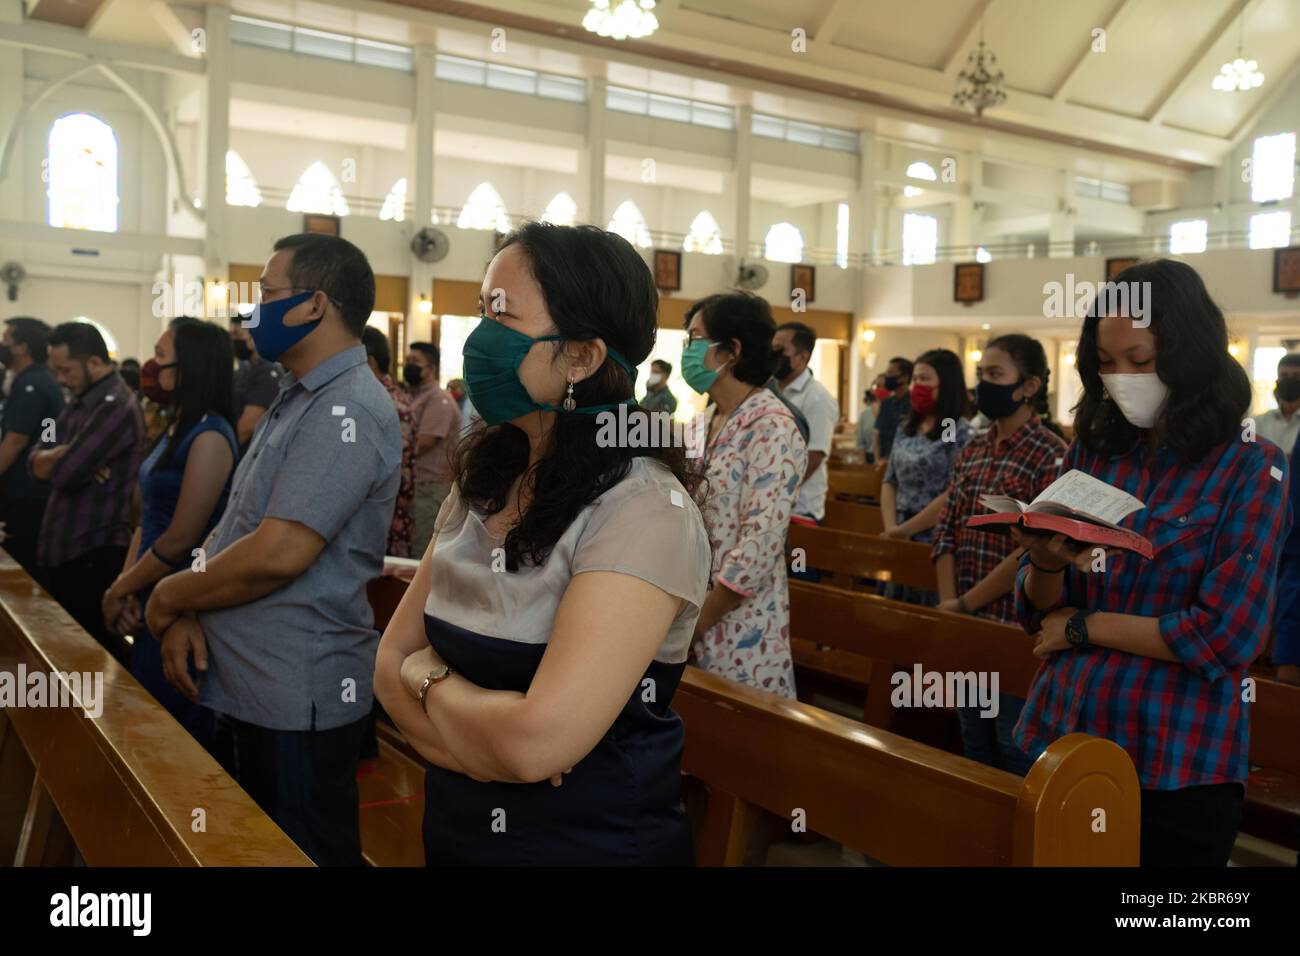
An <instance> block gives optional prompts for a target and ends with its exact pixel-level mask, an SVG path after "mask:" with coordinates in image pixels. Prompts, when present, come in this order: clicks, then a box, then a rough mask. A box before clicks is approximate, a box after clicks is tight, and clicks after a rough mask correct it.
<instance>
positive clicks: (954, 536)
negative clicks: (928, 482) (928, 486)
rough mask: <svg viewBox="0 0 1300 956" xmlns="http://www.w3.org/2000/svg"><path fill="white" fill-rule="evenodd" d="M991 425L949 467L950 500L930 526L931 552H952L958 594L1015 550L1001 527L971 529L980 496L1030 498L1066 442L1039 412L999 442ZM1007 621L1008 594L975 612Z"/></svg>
mask: <svg viewBox="0 0 1300 956" xmlns="http://www.w3.org/2000/svg"><path fill="white" fill-rule="evenodd" d="M996 437H997V436H996V434H995V432H994V430H993V429H992V428H990V429H989V430H988V431H986V432H984V433H983V434H982V435H976V436H975V437H974V438H972V439H971V440H970V441H969V442H967V444H966V447H965V448H963V449H962V450H961V453H960V454H958V455H957V460H956V461H955V462H954V463H953V466H952V482H951V484H950V488H949V492H948V503H947V505H945V506H944V509H943V515H942V516H941V517H940V518H939V524H938V525H936V526H935V529H934V549H933V552H932V554H933V557H934V558H935V559H936V560H937V559H938V558H939V557H941V556H942V555H945V554H951V555H953V563H954V569H953V571H954V577H955V578H956V579H957V580H956V584H957V593H958V594H959V595H960V594H965V593H966V592H967V591H969V590H970V589H971V588H972V587H974V586H975V585H976V584H978V583H979V582H980V581H982V580H983V579H984V578H985V577H987V576H988V575H989V574H990V573H991V572H992V571H993V569H994V568H996V567H997V566H998V565H999V564H1001V563H1002V562H1003V561H1004V560H1006V559H1007V558H1008V557H1010V556H1011V552H1013V551H1014V550H1016V543H1015V540H1014V539H1013V538H1012V537H1011V535H1009V534H1007V533H1006V532H1005V531H996V530H990V529H988V528H971V527H969V526H968V525H967V524H966V522H967V521H969V520H970V519H971V518H973V517H974V516H975V515H977V514H983V513H984V512H985V509H984V508H983V507H982V506H981V505H980V503H979V500H980V495H1010V496H1011V497H1013V498H1018V499H1019V500H1021V501H1033V500H1034V499H1035V498H1037V497H1038V495H1039V494H1040V493H1041V492H1042V491H1043V489H1044V488H1046V487H1047V486H1048V485H1050V484H1051V483H1052V482H1053V481H1055V480H1056V479H1057V476H1059V475H1060V473H1061V464H1062V462H1063V461H1064V460H1065V449H1066V445H1065V442H1064V441H1063V440H1062V439H1061V438H1060V437H1059V436H1058V435H1057V434H1056V433H1055V432H1053V431H1051V430H1049V429H1048V428H1047V427H1046V426H1045V425H1043V423H1042V421H1041V420H1040V419H1039V417H1038V416H1037V415H1033V416H1031V417H1030V418H1029V419H1028V420H1027V421H1026V422H1025V423H1024V424H1023V425H1021V426H1020V427H1019V428H1017V429H1016V430H1015V431H1014V432H1013V433H1012V434H1011V435H1009V436H1008V437H1007V439H1006V440H1005V441H1004V442H1002V444H1001V445H999V444H997V442H996ZM976 613H977V614H979V616H980V617H987V618H990V619H992V620H995V621H1002V622H1003V623H1006V624H1010V623H1014V622H1015V620H1016V605H1015V600H1014V596H1013V595H1012V594H1011V593H1009V592H1008V593H1007V594H1004V595H1002V596H1001V597H999V598H997V599H996V600H993V601H990V602H989V603H988V604H986V605H984V607H982V608H980V609H979V611H977V612H976Z"/></svg>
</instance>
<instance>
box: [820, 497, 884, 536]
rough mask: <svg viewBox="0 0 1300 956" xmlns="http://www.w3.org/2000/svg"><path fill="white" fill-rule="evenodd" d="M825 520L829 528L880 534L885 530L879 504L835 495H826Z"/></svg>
mask: <svg viewBox="0 0 1300 956" xmlns="http://www.w3.org/2000/svg"><path fill="white" fill-rule="evenodd" d="M823 520H824V521H825V526H826V527H827V528H839V529H840V530H842V531H856V532H858V533H859V534H880V533H881V532H882V531H884V530H885V525H884V522H882V521H881V519H880V506H879V505H860V504H856V503H854V502H852V501H841V500H840V499H838V498H836V497H835V496H834V495H827V496H826V516H825V518H824V519H823Z"/></svg>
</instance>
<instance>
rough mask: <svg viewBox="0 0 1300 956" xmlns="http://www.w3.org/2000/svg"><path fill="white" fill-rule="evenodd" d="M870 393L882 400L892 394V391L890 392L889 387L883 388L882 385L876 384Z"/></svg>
mask: <svg viewBox="0 0 1300 956" xmlns="http://www.w3.org/2000/svg"><path fill="white" fill-rule="evenodd" d="M871 394H872V395H875V396H876V398H878V399H880V400H881V401H882V402H883V401H884V400H885V399H887V398H888V397H889V396H890V395H893V394H894V393H893V392H891V391H890V390H889V389H887V388H885V386H883V385H877V386H876V387H875V388H873V389H872V390H871Z"/></svg>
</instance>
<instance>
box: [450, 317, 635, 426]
mask: <svg viewBox="0 0 1300 956" xmlns="http://www.w3.org/2000/svg"><path fill="white" fill-rule="evenodd" d="M564 339H565V336H563V335H542V336H538V337H537V338H535V339H534V338H530V337H529V336H527V335H524V333H522V332H516V331H515V330H514V329H512V328H509V327H508V326H506V325H503V324H502V323H500V322H498V321H496V320H495V319H487V318H485V319H482V320H480V321H479V324H478V328H476V329H475V330H474V331H473V332H471V333H470V334H469V338H467V339H466V340H465V350H464V362H465V364H464V374H465V387H466V388H467V389H468V390H469V400H470V402H472V403H473V405H474V408H475V410H476V411H477V412H478V413H479V414H480V415H481V416H483V420H484V421H485V422H487V423H488V424H489V425H499V424H501V423H502V422H509V421H513V420H514V419H516V418H520V417H521V416H524V415H527V414H528V413H529V412H558V411H561V409H560V407H559V406H558V405H550V404H545V405H544V404H542V403H540V402H535V401H533V396H531V395H529V394H528V389H526V388H525V387H524V383H523V382H521V381H520V380H519V366H520V365H522V364H523V361H524V358H525V356H527V355H528V350H529V349H531V348H532V347H533V344H534V343H536V342H562V341H564ZM606 349H607V350H608V351H609V357H610V358H612V359H613V360H614V361H615V362H617V363H618V364H619V365H621V366H623V368H624V369H626V370H627V373H628V375H629V376H631V378H632V379H633V381H635V380H636V370H635V369H634V368H633V367H632V365H631V363H629V362H628V360H627V359H625V358H624V357H623V356H622V355H620V354H619V353H618V351H617V350H615V349H614V348H612V347H611V346H608V345H607V346H606ZM635 401H636V399H635V398H632V397H629V398H627V399H626V400H625V401H622V402H614V403H613V404H608V405H586V406H579V407H577V408H574V409H572V411H575V412H581V413H582V414H585V415H594V414H596V413H598V412H605V411H609V410H611V409H614V408H618V406H619V405H630V404H632V403H633V402H635Z"/></svg>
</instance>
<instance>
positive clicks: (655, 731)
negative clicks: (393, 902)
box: [375, 222, 709, 865]
mask: <svg viewBox="0 0 1300 956" xmlns="http://www.w3.org/2000/svg"><path fill="white" fill-rule="evenodd" d="M479 307H480V309H481V311H482V316H483V317H482V319H481V320H480V322H479V324H478V326H477V327H476V328H475V330H474V331H473V332H472V333H471V334H470V336H469V339H468V340H467V341H466V343H465V350H464V356H465V362H464V369H465V381H466V385H467V387H468V389H469V396H470V400H471V401H472V402H473V403H474V407H475V408H476V409H477V410H478V412H479V414H480V415H481V416H482V418H483V421H484V423H485V425H484V426H483V427H481V428H476V429H475V430H474V431H473V432H471V433H470V435H469V436H468V437H467V438H465V439H464V441H463V442H462V444H461V445H460V447H459V449H458V451H457V456H456V461H455V479H454V484H453V487H452V490H451V493H450V495H449V496H448V498H447V499H446V501H445V502H444V503H443V505H442V509H441V511H440V513H439V515H438V519H437V522H436V525H435V531H434V535H433V540H432V542H431V543H430V545H429V547H428V549H427V550H426V552H425V554H424V557H423V559H422V560H421V562H420V567H419V570H418V571H417V572H416V574H415V577H414V579H413V580H412V582H411V584H410V586H409V588H408V590H407V593H406V595H405V597H404V598H403V599H402V602H401V604H400V605H399V606H398V609H397V611H396V613H395V614H394V616H393V618H392V620H391V622H390V623H389V625H388V628H387V629H386V630H385V632H384V635H383V638H382V639H381V640H380V645H379V653H378V656H377V658H376V665H375V693H376V695H377V696H378V698H379V700H380V702H381V703H382V704H383V706H384V709H385V710H386V711H387V712H388V714H389V715H390V716H391V717H392V718H393V720H394V722H395V723H396V724H397V726H398V727H399V728H400V729H401V730H402V732H403V733H404V734H405V735H406V738H407V740H408V741H410V743H411V745H412V746H413V747H415V749H416V750H417V751H419V752H420V753H421V754H422V755H423V756H424V757H425V759H426V760H428V762H429V768H428V770H427V771H426V775H425V799H424V807H425V810H424V851H425V861H426V863H428V864H429V865H441V864H478V865H485V864H488V865H490V864H507V865H509V864H539V865H571V864H601V865H619V864H623V865H633V864H637V865H690V864H691V863H692V862H693V859H694V854H693V850H692V846H691V834H690V828H689V826H688V824H687V819H686V815H685V811H684V809H683V807H682V803H681V755H682V746H683V741H684V731H683V727H682V722H681V719H680V718H679V717H678V716H677V715H676V714H675V713H673V711H672V709H671V707H670V704H671V702H672V699H673V693H674V691H675V690H676V688H677V683H678V681H679V680H680V679H681V677H682V673H683V671H684V670H685V664H686V654H687V649H688V646H689V644H690V639H691V634H692V633H693V631H694V626H695V619H696V617H697V616H698V615H699V610H700V606H701V604H703V603H704V589H705V584H706V581H707V577H708V572H709V544H708V538H707V536H706V534H705V530H704V522H703V520H702V519H701V517H700V512H699V509H698V508H697V506H696V503H695V501H694V499H693V498H692V494H691V493H692V490H693V489H694V487H695V481H694V479H693V478H692V476H691V475H690V473H689V472H688V470H687V468H686V464H685V450H684V449H683V448H681V447H644V443H635V442H633V441H632V440H631V434H632V433H633V432H635V431H636V430H639V429H642V428H643V429H645V431H643V432H642V434H646V433H648V431H649V429H650V426H651V422H650V421H648V417H647V413H646V412H645V411H643V410H641V409H640V408H639V407H637V406H636V404H635V399H634V398H633V386H634V384H635V375H636V373H635V369H636V367H637V364H638V363H640V362H642V361H644V360H645V358H646V356H647V355H649V354H650V350H651V348H652V346H653V344H654V338H655V331H656V318H657V311H658V293H657V292H656V290H655V285H654V278H653V276H652V275H651V273H650V270H649V268H648V267H647V266H646V264H645V262H644V260H642V258H641V256H640V254H639V253H638V252H637V251H636V250H635V249H634V248H633V247H632V246H631V245H630V244H629V243H628V242H627V241H626V240H625V239H623V238H621V237H620V236H617V235H614V234H613V233H608V232H604V231H603V230H600V229H597V228H595V227H594V226H577V227H575V226H555V225H550V224H547V223H538V222H531V223H528V224H526V225H524V226H521V227H520V228H519V229H518V230H516V231H515V232H513V233H512V234H511V235H510V236H509V237H508V238H507V239H506V241H505V244H504V245H503V247H502V248H501V250H500V251H499V252H498V253H497V254H496V256H495V257H494V258H493V259H492V261H491V263H490V264H489V265H488V268H487V273H486V275H485V276H484V279H483V287H482V291H481V294H480V302H479ZM620 405H626V406H628V407H627V408H626V409H624V410H620V409H619V406H620ZM602 413H609V416H610V417H603V416H602ZM620 419H622V420H624V421H627V422H628V423H629V424H630V428H629V433H628V434H627V435H617V434H616V435H615V436H614V438H613V439H612V440H607V438H608V435H607V434H606V433H607V432H609V431H617V430H616V429H609V428H608V427H607V426H608V423H609V422H610V421H611V420H613V421H618V420H620Z"/></svg>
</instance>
